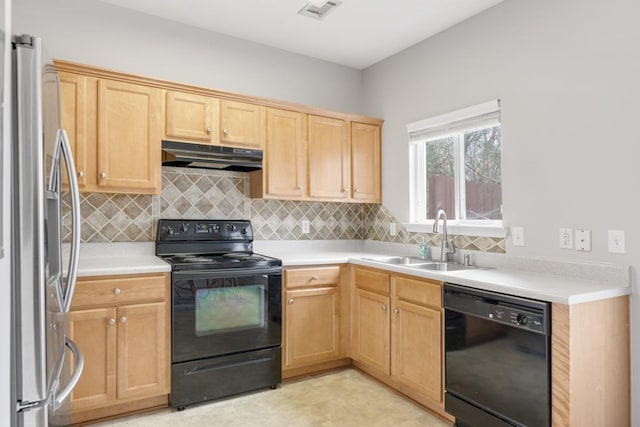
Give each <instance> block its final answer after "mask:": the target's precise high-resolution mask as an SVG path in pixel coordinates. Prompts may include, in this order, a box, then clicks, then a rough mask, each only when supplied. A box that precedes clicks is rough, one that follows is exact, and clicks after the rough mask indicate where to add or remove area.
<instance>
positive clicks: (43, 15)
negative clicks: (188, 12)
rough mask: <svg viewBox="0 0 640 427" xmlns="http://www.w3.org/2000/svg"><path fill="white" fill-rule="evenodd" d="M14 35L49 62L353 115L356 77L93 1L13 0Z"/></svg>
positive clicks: (358, 95)
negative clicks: (24, 37) (37, 41)
mask: <svg viewBox="0 0 640 427" xmlns="http://www.w3.org/2000/svg"><path fill="white" fill-rule="evenodd" d="M13 27H14V33H30V34H35V35H38V36H41V37H42V38H43V41H44V45H45V48H47V49H48V51H49V53H50V54H51V56H52V57H54V58H58V59H64V60H68V61H73V62H79V63H82V64H89V65H96V66H101V67H105V68H109V69H113V70H118V71H125V72H131V73H135V74H141V75H145V76H150V77H156V78H161V79H165V80H172V81H177V82H181V83H189V84H193V85H198V86H204V87H209V88H214V89H221V90H226V91H231V92H237V93H242V94H247V95H255V96H262V97H267V98H273V99H278V100H284V101H290V102H298V103H302V104H306V105H311V106H315V107H321V108H327V109H331V110H336V111H341V112H353V113H359V112H360V111H361V110H362V108H361V105H362V104H361V103H362V81H361V74H360V71H358V70H355V69H352V68H348V67H344V66H340V65H336V64H333V63H329V62H325V61H320V60H316V59H312V58H308V57H304V56H300V55H296V54H292V53H288V52H284V51H282V50H279V49H273V48H269V47H266V46H263V45H260V44H256V43H251V42H247V41H242V40H239V39H237V38H233V37H228V36H224V35H221V34H215V33H211V32H207V31H204V30H199V29H196V28H191V27H188V26H185V25H181V24H177V23H174V22H171V21H168V20H163V19H160V18H156V17H152V16H149V15H145V14H141V13H137V12H133V11H127V10H125V9H121V8H117V7H115V6H112V5H109V4H106V3H101V2H99V1H97V0H56V1H51V0H20V1H17V2H15V4H14V24H13Z"/></svg>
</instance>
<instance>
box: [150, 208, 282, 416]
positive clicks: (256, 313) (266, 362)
mask: <svg viewBox="0 0 640 427" xmlns="http://www.w3.org/2000/svg"><path fill="white" fill-rule="evenodd" d="M156 255H157V256H159V257H161V258H162V259H163V260H165V261H166V262H168V263H169V264H171V406H172V407H174V408H177V409H178V410H182V409H184V408H185V407H186V406H188V405H191V404H194V403H199V402H204V401H206V400H214V399H219V398H223V397H228V396H232V395H236V394H240V393H244V392H248V391H252V390H257V389H261V388H266V387H271V388H275V387H276V385H277V384H278V383H280V381H281V365H282V362H281V360H282V355H281V341H282V339H281V330H282V261H281V260H279V259H276V258H271V257H268V256H265V255H260V254H256V253H253V228H252V226H251V222H250V221H246V220H208V219H204V220H173V219H161V220H160V221H159V223H158V233H157V237H156Z"/></svg>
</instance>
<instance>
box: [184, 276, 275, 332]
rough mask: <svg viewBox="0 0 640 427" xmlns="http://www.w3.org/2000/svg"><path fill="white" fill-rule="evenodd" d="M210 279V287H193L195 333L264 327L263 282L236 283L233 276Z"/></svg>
mask: <svg viewBox="0 0 640 427" xmlns="http://www.w3.org/2000/svg"><path fill="white" fill-rule="evenodd" d="M211 282H212V283H211V284H210V286H211V287H207V288H204V289H197V290H196V313H195V315H196V335H197V336H203V335H210V334H217V333H227V332H233V331H241V330H244V329H252V328H263V327H264V324H265V320H266V319H265V313H266V311H267V310H266V309H265V308H266V307H265V306H266V292H265V286H264V285H245V286H240V284H239V283H238V280H237V279H236V278H231V279H217V280H216V279H213V280H212V281H211Z"/></svg>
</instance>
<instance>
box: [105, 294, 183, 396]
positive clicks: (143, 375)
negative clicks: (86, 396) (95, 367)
mask: <svg viewBox="0 0 640 427" xmlns="http://www.w3.org/2000/svg"><path fill="white" fill-rule="evenodd" d="M117 324H118V399H128V398H132V397H145V396H156V395H160V394H166V393H168V392H169V367H170V360H169V351H168V350H169V347H168V345H169V342H168V330H169V329H168V328H169V325H168V322H167V312H166V303H164V302H163V303H151V304H138V305H127V306H122V307H118V311H117Z"/></svg>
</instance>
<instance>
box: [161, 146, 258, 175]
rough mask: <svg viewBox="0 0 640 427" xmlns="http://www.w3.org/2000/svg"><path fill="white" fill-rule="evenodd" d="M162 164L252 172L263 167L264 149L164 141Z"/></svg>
mask: <svg viewBox="0 0 640 427" xmlns="http://www.w3.org/2000/svg"><path fill="white" fill-rule="evenodd" d="M162 166H180V167H189V168H205V169H223V170H228V171H240V172H251V171H255V170H259V169H262V150H250V149H246V148H232V147H222V146H219V145H201V144H189V143H187V142H175V141H162Z"/></svg>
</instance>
